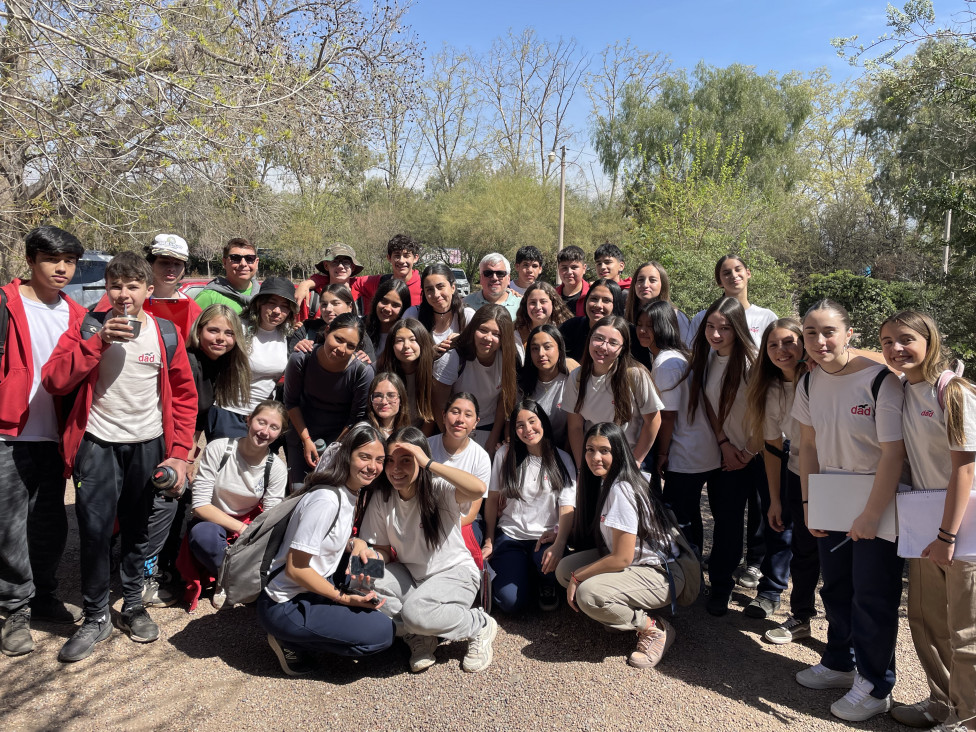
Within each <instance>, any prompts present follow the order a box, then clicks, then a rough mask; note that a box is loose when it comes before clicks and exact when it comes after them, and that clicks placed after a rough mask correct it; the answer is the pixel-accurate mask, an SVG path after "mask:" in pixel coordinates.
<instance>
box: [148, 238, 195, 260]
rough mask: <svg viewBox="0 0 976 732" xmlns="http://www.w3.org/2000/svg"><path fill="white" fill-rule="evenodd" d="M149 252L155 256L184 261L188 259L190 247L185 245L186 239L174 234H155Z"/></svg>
mask: <svg viewBox="0 0 976 732" xmlns="http://www.w3.org/2000/svg"><path fill="white" fill-rule="evenodd" d="M149 252H150V254H155V255H156V256H157V257H173V258H174V259H179V260H182V261H184V262H186V261H187V260H189V259H190V248H189V247H188V246H187V245H186V240H185V239H184V238H183V237H182V236H177V235H176V234H156V238H155V239H153V243H152V246H150V247H149Z"/></svg>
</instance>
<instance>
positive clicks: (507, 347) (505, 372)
mask: <svg viewBox="0 0 976 732" xmlns="http://www.w3.org/2000/svg"><path fill="white" fill-rule="evenodd" d="M517 367H518V357H517V354H516V350H515V336H514V331H513V329H512V319H511V317H509V314H508V311H507V310H506V309H505V308H504V307H502V306H501V305H482V306H481V307H480V308H479V309H478V311H477V312H476V313H475V314H474V317H473V318H472V319H471V322H470V323H468V325H467V326H466V327H465V329H464V330H463V331H462V332H461V335H460V337H458V339H457V341H456V346H455V349H454V350H452V351H451V352H449V353H448V354H447V356H446V357H445V358H441V359H438V361H437V363H436V364H435V368H434V378H435V379H436V380H437V381H438V382H440V383H441V384H442V385H446V384H448V383H450V384H451V385H452V386H451V387H445V386H442V387H440V388H439V389H438V399H439V398H440V395H441V394H444V393H445V392H447V393H453V392H460V391H465V392H469V393H471V394H474V396H475V398H477V400H478V404H480V405H481V412H480V414H481V420H480V421H479V423H478V428H477V430H476V431H475V434H474V437H475V440H476V441H477V442H478V444H479V445H481V446H482V447H484V448H485V450H487V452H488V455H489V457H490V456H492V455H494V454H495V450H496V449H497V447H498V445H499V444H500V443H501V442H502V441H503V440H504V435H503V433H502V431H503V428H504V426H505V422H506V417H507V415H509V414H511V412H512V409H513V408H514V407H515V399H516V395H517V392H518V385H517V381H516V378H517V374H516V369H517ZM438 399H435V404H434V411H435V414H436V413H438V412H440V413H441V416H442V415H443V408H441V409H438V404H437V403H436V402H437V401H438Z"/></svg>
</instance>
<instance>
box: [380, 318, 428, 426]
mask: <svg viewBox="0 0 976 732" xmlns="http://www.w3.org/2000/svg"><path fill="white" fill-rule="evenodd" d="M379 368H381V369H383V370H384V371H392V372H393V373H395V374H397V375H398V376H399V377H400V378H401V379H403V383H404V384H405V385H406V387H407V400H408V401H407V407H408V410H409V414H410V423H411V424H412V425H414V426H415V427H419V428H420V429H421V430H423V432H424V434H425V435H430V434H432V433H433V431H434V410H433V407H432V394H433V388H434V341H433V339H432V338H431V337H430V332H429V331H428V330H427V329H426V328H425V327H424V326H423V325H422V324H421V323H420V321H419V320H414V319H413V318H403V319H402V320H398V321H397V322H396V323H395V324H394V325H393V327H392V328H391V329H390V333H389V335H388V336H387V339H386V348H384V349H383V352H382V355H381V356H380V360H379Z"/></svg>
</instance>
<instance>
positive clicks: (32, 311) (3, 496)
mask: <svg viewBox="0 0 976 732" xmlns="http://www.w3.org/2000/svg"><path fill="white" fill-rule="evenodd" d="M24 245H25V247H24V248H25V251H26V255H27V266H28V267H29V268H30V279H27V280H21V279H15V280H13V281H12V282H11V283H10V284H8V285H5V286H4V287H3V294H4V299H6V303H7V304H6V311H7V318H8V320H7V336H6V338H5V339H4V341H3V343H0V345H2V346H4V351H3V353H2V355H0V608H2V609H3V610H4V611H5V612H6V615H7V620H6V622H5V623H4V626H3V632H2V650H3V653H4V654H6V655H8V656H22V655H24V654H26V653H30V652H31V651H32V650H34V640H33V638H31V632H30V623H31V617H32V616H33V619H35V620H38V619H40V620H48V621H54V622H63V623H74V622H76V621H78V620H79V619H80V618H81V608H79V607H76V606H74V605H66V604H64V603H63V602H61V601H60V600H58V599H57V597H56V596H55V590H56V589H57V579H56V578H55V575H56V573H57V568H58V564H59V563H60V561H61V555H62V553H63V552H64V545H65V542H66V540H67V537H68V515H67V513H66V512H65V509H64V488H65V482H64V472H63V471H64V464H63V463H62V461H61V453H60V452H59V450H58V442H59V441H60V439H61V435H60V428H59V415H58V412H59V403H58V402H59V400H58V399H57V398H55V397H52V396H51V394H49V393H48V392H47V390H46V389H44V387H43V386H42V385H41V367H42V366H43V365H44V363H45V361H47V359H48V357H49V356H50V355H51V352H52V351H53V350H54V347H55V344H56V343H57V342H58V338H59V337H60V336H61V334H62V333H63V332H64V331H65V330H75V331H77V330H78V328H79V327H80V325H81V321H82V319H83V318H84V317H85V310H84V308H82V307H81V306H80V305H79V304H78V303H76V302H74V301H73V300H72V299H71V298H69V297H67V296H65V295H64V294H63V293H62V292H61V289H62V288H63V287H64V286H65V285H67V284H68V283H69V282H70V281H71V278H72V276H74V272H75V266H76V264H77V262H78V258H79V257H81V255H83V254H84V253H85V248H84V247H83V246H82V245H81V242H80V241H78V239H77V238H75V237H74V236H72V235H71V234H69V233H68V232H67V231H64V230H62V229H59V228H57V227H56V226H42V227H40V228H38V229H34V230H33V231H31V232H30V233H29V234H28V235H27V238H26V239H25V240H24ZM0 314H2V313H0Z"/></svg>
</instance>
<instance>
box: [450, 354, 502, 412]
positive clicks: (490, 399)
mask: <svg viewBox="0 0 976 732" xmlns="http://www.w3.org/2000/svg"><path fill="white" fill-rule="evenodd" d="M460 366H461V359H460V357H459V356H458V353H457V351H451V352H450V353H448V354H447V355H445V356H444V357H443V358H439V359H437V361H435V362H434V378H435V379H436V380H437V381H439V382H440V383H442V384H453V387H452V389H451V391H452V393H453V392H459V391H466V392H470V393H471V394H474V395H475V397H476V398H477V399H478V410H479V411H478V416H479V417H481V421H480V422H479V423H478V427H479V428H480V429H484V428H485V427H488V426H491V425H493V424H495V409H496V408H497V407H498V396H499V394H501V392H502V354H501V352H500V351H496V352H495V362H494V363H493V364H492V365H491V366H482V365H481V362H480V361H479V360H478V359H477V358H474V359H471V360H470V361H468V362H467V364H465V366H464V370H463V371H461V373H460V375H459V374H458V371H460Z"/></svg>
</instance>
